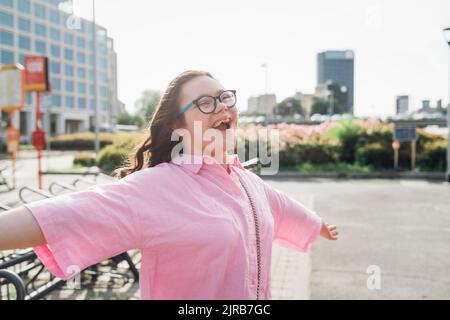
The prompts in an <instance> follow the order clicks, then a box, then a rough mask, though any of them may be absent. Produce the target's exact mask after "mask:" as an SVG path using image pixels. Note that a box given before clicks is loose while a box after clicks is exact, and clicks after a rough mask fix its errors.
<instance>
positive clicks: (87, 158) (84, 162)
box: [73, 152, 96, 167]
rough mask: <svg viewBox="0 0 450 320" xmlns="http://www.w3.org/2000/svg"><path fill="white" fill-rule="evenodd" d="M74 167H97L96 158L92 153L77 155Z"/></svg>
mask: <svg viewBox="0 0 450 320" xmlns="http://www.w3.org/2000/svg"><path fill="white" fill-rule="evenodd" d="M73 165H74V166H76V165H79V166H82V167H93V166H95V165H96V160H95V156H94V155H93V154H91V153H87V152H84V153H79V154H77V155H75V158H74V159H73Z"/></svg>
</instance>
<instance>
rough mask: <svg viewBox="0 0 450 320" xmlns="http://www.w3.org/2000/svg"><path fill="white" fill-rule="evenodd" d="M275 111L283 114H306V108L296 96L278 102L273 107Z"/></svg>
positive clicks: (277, 113)
mask: <svg viewBox="0 0 450 320" xmlns="http://www.w3.org/2000/svg"><path fill="white" fill-rule="evenodd" d="M273 113H274V114H276V115H281V116H293V115H295V114H301V115H302V116H305V110H304V109H303V108H302V105H301V104H300V100H298V99H297V98H296V97H289V98H286V99H284V100H283V101H281V102H280V103H278V104H277V105H276V106H275V108H274V109H273Z"/></svg>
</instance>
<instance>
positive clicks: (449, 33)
mask: <svg viewBox="0 0 450 320" xmlns="http://www.w3.org/2000/svg"><path fill="white" fill-rule="evenodd" d="M443 32H444V37H445V41H447V44H448V46H449V49H450V27H449V28H445V29H444V30H443ZM449 54H450V50H449ZM449 57H450V55H449ZM449 61H450V59H449ZM449 75H450V65H449ZM449 81H450V78H449ZM447 128H448V145H447V172H446V175H445V179H446V181H447V182H450V82H449V102H448V105H447Z"/></svg>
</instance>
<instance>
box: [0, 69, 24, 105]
mask: <svg viewBox="0 0 450 320" xmlns="http://www.w3.org/2000/svg"><path fill="white" fill-rule="evenodd" d="M24 85H25V74H24V69H23V67H22V66H21V65H20V64H17V65H5V66H1V67H0V110H3V111H8V112H9V111H16V110H21V109H22V108H23V106H24V104H25V91H24Z"/></svg>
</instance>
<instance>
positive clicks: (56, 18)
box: [49, 10, 59, 24]
mask: <svg viewBox="0 0 450 320" xmlns="http://www.w3.org/2000/svg"><path fill="white" fill-rule="evenodd" d="M49 17H50V22H52V23H54V24H59V12H58V11H56V10H50V12H49Z"/></svg>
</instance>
